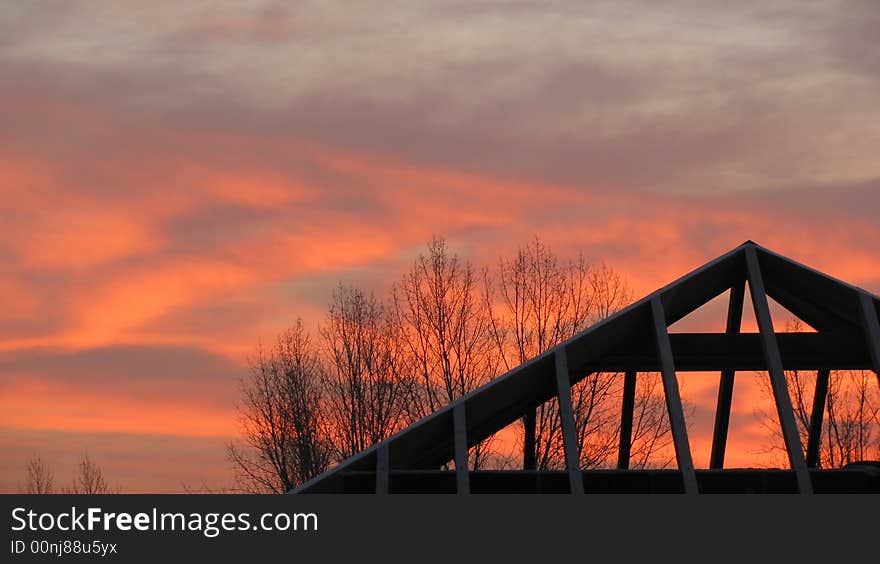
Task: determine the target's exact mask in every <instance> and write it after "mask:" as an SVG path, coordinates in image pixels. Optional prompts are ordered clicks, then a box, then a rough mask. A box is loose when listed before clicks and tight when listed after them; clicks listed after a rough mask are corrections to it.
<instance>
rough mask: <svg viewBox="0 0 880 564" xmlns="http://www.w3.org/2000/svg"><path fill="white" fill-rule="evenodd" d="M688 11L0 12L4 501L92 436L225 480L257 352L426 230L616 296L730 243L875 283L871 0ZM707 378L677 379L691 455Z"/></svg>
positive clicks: (879, 266) (111, 466)
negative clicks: (615, 279) (600, 271)
mask: <svg viewBox="0 0 880 564" xmlns="http://www.w3.org/2000/svg"><path fill="white" fill-rule="evenodd" d="M709 4H710V3H706V2H696V1H685V0H681V1H673V2H662V3H661V2H650V1H647V0H646V1H644V2H628V1H609V2H593V3H584V2H575V1H570V2H566V1H547V2H534V3H530V2H521V1H516V0H512V1H502V0H492V1H480V0H464V1H448V2H447V1H436V2H421V1H417V0H406V1H401V2H398V1H394V0H382V1H372V0H369V1H367V0H358V1H350V2H344V3H343V2H335V1H330V0H320V1H314V2H312V1H308V0H300V1H298V2H249V3H245V2H210V3H203V2H198V3H182V2H178V1H166V0H156V1H150V2H142V1H141V2H133V1H119V0H105V1H92V2H86V1H84V0H79V1H77V0H71V1H66V2H52V1H32V2H4V3H2V4H0V451H2V453H3V455H2V456H0V491H15V490H16V489H17V488H18V487H19V485H21V484H22V483H23V478H24V465H25V462H26V460H27V459H28V458H29V457H30V456H31V455H32V454H34V453H39V454H40V455H41V456H42V457H43V459H44V460H46V461H47V462H48V463H49V464H50V465H51V466H52V467H53V468H54V470H55V473H56V480H57V481H59V482H61V483H62V485H63V484H66V483H67V482H68V481H69V479H70V476H71V472H72V469H73V466H74V465H75V463H76V461H77V460H78V458H79V457H80V456H81V454H82V453H83V451H85V450H88V452H89V454H90V456H91V457H92V458H93V459H95V460H96V461H97V462H99V463H100V464H101V465H102V466H103V467H104V469H105V473H106V474H107V476H108V478H109V480H110V481H111V482H112V483H118V484H119V485H121V486H122V488H123V489H124V490H125V491H129V492H133V491H181V490H182V489H183V488H184V486H185V485H188V486H195V487H198V486H199V485H201V484H202V483H204V484H207V485H209V486H211V487H222V486H224V485H229V484H230V483H231V472H230V468H229V464H228V463H227V462H226V460H225V457H224V445H225V443H226V442H228V441H229V440H230V438H231V437H233V436H234V435H235V432H236V417H235V410H234V407H233V406H234V402H235V400H236V397H237V395H238V388H237V386H238V379H239V378H240V377H241V376H242V375H244V374H245V365H246V359H247V357H248V355H249V354H250V353H251V352H252V351H253V350H254V348H255V346H256V345H257V343H258V342H259V341H260V340H261V339H262V340H264V341H265V340H269V339H272V338H273V336H274V335H275V334H276V333H277V332H278V331H279V330H280V329H282V328H284V327H285V326H286V325H287V324H289V323H290V322H292V321H293V320H294V319H296V318H297V317H302V318H303V319H304V320H305V322H306V323H307V325H308V326H309V327H310V328H312V329H313V330H314V328H315V327H316V325H317V323H318V322H320V321H321V319H322V316H323V311H324V309H325V308H326V304H327V301H328V298H329V297H330V292H331V290H332V288H333V286H334V285H335V284H336V283H337V281H339V280H344V281H348V282H353V283H357V284H359V285H361V286H363V287H365V288H368V289H374V290H375V291H377V292H380V293H381V292H383V291H384V290H385V289H386V288H387V286H388V284H389V283H390V282H391V281H393V280H394V279H396V278H398V277H399V276H400V274H401V273H402V272H403V271H405V270H406V268H407V267H408V266H409V265H410V264H411V261H412V260H413V258H414V257H415V256H417V254H418V253H419V252H420V251H421V250H422V249H423V248H424V247H425V243H426V241H428V240H429V239H430V238H431V236H432V235H444V236H445V237H446V238H447V239H448V241H449V244H450V246H451V247H452V248H454V249H455V250H457V251H458V252H459V253H460V254H462V255H463V256H466V257H467V258H469V259H470V260H472V261H473V262H474V263H475V264H479V265H482V264H487V263H491V262H492V261H495V260H497V257H498V256H499V255H501V254H509V253H510V252H512V251H513V250H514V249H515V248H516V247H517V246H518V245H520V244H523V243H525V242H527V241H528V240H529V239H530V238H531V237H533V236H534V235H539V236H540V237H541V238H542V239H544V240H545V241H546V242H547V243H549V244H550V245H551V246H552V247H553V249H554V250H556V251H557V252H558V253H559V254H562V255H568V254H571V253H574V252H577V251H583V252H584V254H585V255H586V256H587V257H589V258H591V259H595V260H600V259H601V260H605V261H606V262H608V263H609V264H610V265H612V266H613V267H615V268H617V269H619V270H621V271H622V272H624V273H625V274H626V275H627V277H628V278H629V280H630V282H631V284H632V286H633V288H634V291H635V294H636V295H637V296H641V295H643V294H645V293H647V292H650V291H652V290H654V289H656V288H657V287H660V286H662V285H664V284H666V283H667V282H669V281H671V280H673V279H674V278H676V277H678V276H680V275H682V274H684V273H685V272H687V271H689V270H691V269H693V268H695V267H697V266H699V265H700V264H702V263H704V262H706V261H708V260H710V259H712V258H714V257H715V256H717V255H719V254H721V253H723V252H725V251H727V250H729V249H731V248H733V247H735V246H737V245H738V244H740V243H742V242H743V241H744V240H746V239H752V240H754V241H756V242H758V243H759V244H761V245H764V246H766V247H769V248H771V249H773V250H775V251H777V252H780V253H782V254H785V255H788V256H790V257H792V258H794V259H796V260H798V261H801V262H804V263H806V264H809V265H811V266H813V267H815V268H817V269H819V270H822V271H825V272H827V273H829V274H831V275H833V276H836V277H838V278H841V279H844V280H847V281H849V282H851V283H853V284H856V285H858V286H861V287H864V288H866V289H868V290H870V291H873V292H875V293H880V245H878V242H880V159H878V158H877V154H878V147H880V103H878V100H880V49H878V48H877V38H878V37H880V7H878V6H877V3H876V2H874V1H872V0H866V1H864V2H835V1H830V0H823V1H821V2H803V1H785V0H782V1H776V2H757V1H755V2H752V1H743V2H715V3H712V4H714V6H711V7H710V6H709ZM682 380H683V381H685V380H686V378H684V377H683V378H682ZM716 386H717V378H715V377H712V378H702V379H701V378H699V377H697V378H696V379H692V380H691V381H690V382H685V383H684V387H685V395H686V396H687V397H688V398H689V399H690V400H691V401H693V402H694V404H695V405H696V406H697V418H698V419H699V421H698V422H697V424H696V426H695V429H694V430H693V433H694V437H693V438H692V443H693V444H694V449H695V453H694V455H695V462H696V463H697V465H698V466H706V465H707V464H708V444H709V443H708V442H709V440H710V438H709V435H708V433H709V432H710V429H711V413H710V412H709V410H710V409H711V408H712V406H713V403H714V397H715V393H716V389H717V388H716ZM735 394H738V395H735V397H734V401H735V406H734V409H735V413H734V422H733V425H734V426H735V425H737V423H739V424H740V425H741V427H734V428H733V429H734V430H733V431H732V432H731V447H730V448H729V450H728V453H729V458H728V460H730V461H731V462H732V463H734V464H736V463H739V464H750V463H752V462H753V459H754V458H755V455H754V454H753V451H754V450H755V449H757V448H759V447H760V436H759V435H760V430H759V429H758V428H757V427H758V424H757V422H756V420H755V419H754V418H753V417H751V413H752V411H753V406H754V404H755V402H757V401H758V399H756V396H755V394H757V392H756V389H755V387H754V386H750V385H748V384H747V385H745V386H743V387H742V388H737V391H736V392H735ZM736 429H744V430H743V431H741V432H740V433H739V435H738V434H737V431H736ZM750 452H751V453H752V454H750Z"/></svg>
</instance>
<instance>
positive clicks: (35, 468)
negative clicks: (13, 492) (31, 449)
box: [24, 454, 55, 494]
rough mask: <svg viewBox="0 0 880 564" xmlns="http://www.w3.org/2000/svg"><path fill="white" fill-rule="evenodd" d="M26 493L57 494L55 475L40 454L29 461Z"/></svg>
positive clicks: (26, 475)
mask: <svg viewBox="0 0 880 564" xmlns="http://www.w3.org/2000/svg"><path fill="white" fill-rule="evenodd" d="M24 493H29V494H51V493H55V473H54V472H52V469H51V468H49V466H48V465H47V464H46V463H45V462H43V459H42V458H40V455H38V454H34V455H33V456H31V458H30V459H28V461H27V466H26V474H25V486H24Z"/></svg>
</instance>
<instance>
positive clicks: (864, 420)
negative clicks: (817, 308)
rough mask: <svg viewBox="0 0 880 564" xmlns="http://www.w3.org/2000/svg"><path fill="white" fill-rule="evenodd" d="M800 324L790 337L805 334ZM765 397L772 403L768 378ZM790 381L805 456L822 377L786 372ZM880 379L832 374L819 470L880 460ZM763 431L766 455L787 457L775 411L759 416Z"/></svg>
mask: <svg viewBox="0 0 880 564" xmlns="http://www.w3.org/2000/svg"><path fill="white" fill-rule="evenodd" d="M803 330H804V325H803V323H802V322H801V321H800V320H799V319H796V318H794V319H790V320H789V321H788V322H786V326H785V331H786V332H793V333H796V332H801V331H803ZM761 376H762V377H761V378H759V382H760V385H761V391H762V393H763V395H764V396H765V397H766V398H767V399H772V398H773V392H772V389H771V388H770V383H769V378H767V375H766V374H761ZM785 380H786V383H787V385H788V393H789V396H790V397H791V403H792V407H793V408H794V413H795V421H796V422H797V427H798V434H799V436H800V441H801V448H803V449H804V451H806V449H807V442H808V440H809V434H810V417H811V413H812V408H813V403H812V402H813V397H814V391H815V389H816V380H817V373H816V372H815V371H805V370H786V371H785ZM876 380H877V378H876V376H875V375H874V374H873V373H872V372H871V371H868V370H832V371H831V372H830V374H829V378H828V393H827V398H826V402H825V409H824V413H823V418H822V427H821V433H822V435H821V441H820V442H819V459H818V465H819V467H820V468H839V467H841V466H844V465H846V464H849V463H851V462H857V461H860V460H868V459H871V458H880V392H878V390H877V385H876ZM756 415H757V417H758V418H759V420H760V422H761V424H762V426H763V427H765V428H766V429H767V430H768V435H767V436H768V441H767V444H766V445H765V448H764V452H769V453H774V454H783V453H784V452H785V447H784V445H783V443H782V431H781V429H780V426H779V419H778V417H777V415H776V412H775V410H774V411H772V412H771V411H767V410H764V409H759V410H756Z"/></svg>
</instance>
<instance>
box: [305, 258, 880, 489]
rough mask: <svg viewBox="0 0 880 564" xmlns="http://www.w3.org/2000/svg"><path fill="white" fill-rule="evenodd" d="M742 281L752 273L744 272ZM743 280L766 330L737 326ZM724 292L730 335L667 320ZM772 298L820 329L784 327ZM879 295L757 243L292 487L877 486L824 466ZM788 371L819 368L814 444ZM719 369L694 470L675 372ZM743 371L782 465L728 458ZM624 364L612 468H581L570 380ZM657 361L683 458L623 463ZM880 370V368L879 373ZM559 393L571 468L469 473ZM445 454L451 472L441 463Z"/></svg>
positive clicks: (869, 360) (870, 362)
mask: <svg viewBox="0 0 880 564" xmlns="http://www.w3.org/2000/svg"><path fill="white" fill-rule="evenodd" d="M747 283H748V284H747ZM746 287H748V290H749V293H750V296H751V301H752V304H753V306H754V310H755V319H756V321H757V324H758V328H759V332H758V333H742V332H740V326H741V321H742V313H743V301H744V295H745V291H746ZM728 290H729V291H730V300H729V305H728V314H727V315H728V317H727V327H726V331H725V332H724V333H670V332H669V331H668V329H667V328H668V327H669V326H670V325H671V324H673V323H675V322H677V321H678V320H680V319H682V318H684V317H685V316H687V315H688V314H690V313H692V312H693V311H695V310H696V309H698V308H699V307H701V306H702V305H704V304H706V303H707V302H709V301H711V300H712V299H714V298H716V297H718V296H720V295H721V294H723V293H724V292H726V291H728ZM768 296H769V297H770V298H772V299H774V300H775V301H776V302H778V303H779V304H780V305H781V306H783V307H784V308H786V309H788V310H789V311H790V312H792V313H793V314H795V315H796V316H798V317H799V318H800V319H801V320H803V321H804V322H805V323H807V324H809V325H810V326H811V327H813V328H814V329H815V330H816V332H811V333H777V332H775V331H774V328H773V321H772V319H771V312H770V307H769V305H768V300H767V298H768ZM878 317H880V299H878V297H877V296H875V295H873V294H870V293H869V292H867V291H865V290H862V289H860V288H857V287H854V286H851V285H849V284H846V283H844V282H841V281H838V280H836V279H834V278H832V277H830V276H827V275H825V274H822V273H820V272H817V271H816V270H813V269H811V268H808V267H806V266H803V265H801V264H799V263H797V262H795V261H793V260H791V259H788V258H786V257H783V256H781V255H778V254H776V253H774V252H772V251H770V250H768V249H765V248H763V247H761V246H759V245H757V244H755V243H753V242H751V241H747V242H746V243H744V244H742V245H740V246H739V247H737V248H735V249H734V250H732V251H730V252H728V253H726V254H724V255H723V256H721V257H719V258H717V259H715V260H713V261H711V262H709V263H707V264H706V265H704V266H702V267H700V268H698V269H696V270H694V271H693V272H691V273H689V274H687V275H685V276H683V277H682V278H680V279H678V280H677V281H675V282H673V283H672V284H670V285H668V286H666V287H664V288H661V289H660V290H657V291H656V292H654V293H652V294H650V295H649V296H647V297H645V298H644V299H642V300H640V301H638V302H636V303H634V304H632V305H631V306H629V307H627V308H626V309H624V310H622V311H620V312H618V313H616V314H614V315H612V316H610V317H608V318H607V319H605V320H603V321H601V322H599V323H597V324H595V325H593V326H591V327H589V328H588V329H586V330H584V331H582V332H581V333H579V334H577V335H576V336H574V337H572V338H571V339H568V340H567V341H565V342H564V343H562V344H560V345H558V346H556V347H554V348H553V349H551V350H548V351H547V352H545V353H543V354H541V355H539V356H537V357H535V358H533V359H532V360H530V361H528V362H526V363H524V364H522V365H520V366H518V367H517V368H515V369H513V370H511V371H510V372H508V373H506V374H504V375H502V376H500V377H498V378H496V379H494V380H492V381H491V382H490V383H488V384H486V385H484V386H482V387H481V388H479V389H477V390H475V391H473V392H471V393H469V394H467V395H465V396H463V397H461V398H459V399H458V400H456V401H454V402H452V403H451V404H449V405H447V406H445V407H444V408H442V409H440V410H438V411H436V412H434V413H433V414H431V415H429V416H428V417H425V418H424V419H422V420H420V421H418V422H416V423H414V424H412V425H410V426H409V427H407V428H405V429H403V430H402V431H400V432H398V433H396V434H395V435H393V436H392V437H390V438H388V439H386V440H384V441H382V442H381V443H379V444H376V445H374V446H373V447H371V448H369V449H367V450H364V451H363V452H361V453H359V454H357V455H355V456H353V457H351V458H349V459H348V460H345V461H344V462H342V463H340V464H339V465H337V466H336V467H334V468H332V469H331V470H329V471H327V472H325V473H324V474H322V475H320V476H318V477H316V478H315V479H313V480H310V481H309V482H307V483H306V484H304V485H303V486H301V487H300V488H298V489H297V490H295V491H294V493H301V492H302V493H330V492H338V493H373V492H375V493H429V492H436V493H455V492H458V493H551V492H555V493H565V492H571V493H575V494H580V493H592V492H601V493H607V492H627V493H634V492H684V493H700V492H702V493H714V492H798V491H799V492H801V493H813V492H880V467H878V465H877V464H876V463H875V464H873V465H872V464H871V463H863V464H852V465H848V466H847V467H845V468H840V469H828V470H825V469H818V468H816V466H817V462H818V448H819V440H820V433H821V429H822V417H823V411H824V405H825V401H826V395H827V389H828V385H827V384H828V379H829V372H830V371H831V370H849V369H852V370H855V369H859V370H873V371H874V372H875V373H877V374H880V323H878ZM784 370H813V371H818V372H817V385H816V388H815V397H814V406H813V412H812V418H811V420H810V425H809V427H810V430H809V439H808V444H807V448H806V454H805V453H804V450H803V448H802V446H801V442H800V437H799V434H798V428H797V423H796V420H795V414H794V410H793V409H792V404H791V399H790V397H789V393H788V388H787V384H786V379H785V373H784ZM707 371H718V372H720V373H721V380H720V385H719V392H718V403H717V409H716V415H715V427H714V434H713V443H712V453H711V461H710V468H709V469H706V470H695V469H694V464H693V460H692V455H691V449H690V446H689V443H688V432H687V427H686V425H685V419H684V413H683V408H682V402H681V398H680V396H679V387H678V381H677V376H676V373H677V372H707ZM737 371H767V372H768V373H769V378H770V381H771V385H772V390H773V396H774V400H775V404H776V411H777V414H778V416H779V421H780V424H781V430H782V436H783V438H784V442H785V447H786V452H787V455H788V460H789V463H790V468H788V469H777V470H766V469H729V470H725V469H723V466H724V455H725V447H726V443H727V434H728V423H729V419H730V410H731V398H732V395H733V386H734V374H735V372H737ZM597 372H602V373H609V372H619V373H622V374H623V375H624V376H622V377H623V378H625V379H626V382H625V385H624V387H623V389H624V393H623V397H622V398H621V401H622V409H621V433H620V450H619V456H618V465H617V468H616V469H607V470H587V471H583V470H582V469H581V468H580V463H579V461H580V458H579V452H578V448H579V446H578V442H577V437H576V430H575V420H574V415H573V410H572V404H571V386H572V385H574V384H576V383H577V382H579V381H580V380H582V379H583V378H585V377H586V376H587V375H589V374H592V373H597ZM644 372H660V373H661V375H662V381H663V388H664V393H665V399H666V406H667V409H668V416H669V424H670V428H671V434H672V438H673V441H674V448H675V458H676V460H677V463H678V464H677V469H674V470H629V469H628V467H629V448H630V442H631V437H630V434H631V429H632V417H633V412H632V409H633V394H634V391H635V381H636V379H637V378H638V374H639V373H644ZM878 381H880V380H878ZM553 397H556V398H558V401H559V413H560V417H561V427H562V435H563V442H564V447H565V459H566V468H567V469H566V470H565V471H537V470H533V469H523V470H515V471H469V470H468V469H467V468H468V466H467V460H468V448H469V447H470V446H473V445H475V444H478V443H479V442H481V441H483V440H484V439H486V438H487V437H489V436H491V435H492V434H493V433H496V432H497V431H499V430H500V429H503V428H504V427H506V426H507V425H510V424H511V423H514V422H516V421H517V420H518V419H520V418H521V417H522V416H523V414H524V413H525V411H526V410H530V409H534V408H535V407H536V406H539V405H541V404H543V403H544V402H546V401H548V400H550V399H551V398H553ZM449 462H454V463H455V470H443V469H442V468H443V467H444V466H446V465H447V463H449Z"/></svg>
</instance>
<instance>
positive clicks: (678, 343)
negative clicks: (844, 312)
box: [581, 333, 872, 372]
mask: <svg viewBox="0 0 880 564" xmlns="http://www.w3.org/2000/svg"><path fill="white" fill-rule="evenodd" d="M776 340H777V342H778V343H779V352H780V354H781V355H782V363H783V365H784V366H785V368H786V370H817V369H819V368H821V367H826V366H827V367H833V368H834V369H835V370H870V369H871V368H872V363H871V357H870V356H869V355H868V352H867V351H866V350H865V344H864V338H863V337H861V336H860V335H853V334H850V333H777V334H776ZM669 341H670V343H671V346H672V353H673V355H674V357H675V369H676V370H677V371H678V372H710V371H719V370H725V369H727V370H739V371H749V370H752V371H754V370H766V369H767V366H766V360H765V358H764V350H763V348H762V344H761V335H760V333H738V334H726V333H670V334H669ZM581 368H582V369H583V370H584V371H585V372H627V371H638V372H657V371H659V370H660V362H659V361H658V359H657V353H656V348H655V345H654V343H653V342H651V341H647V340H637V341H631V342H629V343H627V344H626V345H624V346H619V347H615V348H614V349H613V350H611V351H609V352H608V353H607V354H605V355H604V356H603V357H602V358H600V359H597V360H595V361H593V362H590V363H589V364H587V365H585V366H582V367H581Z"/></svg>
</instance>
